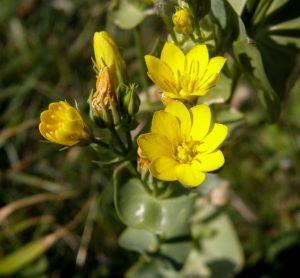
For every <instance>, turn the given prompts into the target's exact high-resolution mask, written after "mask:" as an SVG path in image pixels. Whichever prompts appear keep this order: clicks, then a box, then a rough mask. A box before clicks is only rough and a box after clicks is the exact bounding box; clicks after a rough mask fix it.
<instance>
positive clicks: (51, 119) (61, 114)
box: [39, 101, 91, 146]
mask: <svg viewBox="0 0 300 278" xmlns="http://www.w3.org/2000/svg"><path fill="white" fill-rule="evenodd" d="M40 119H41V122H40V125H39V130H40V133H41V134H42V135H43V137H45V138H46V139H47V140H49V141H50V142H53V143H57V144H60V145H65V146H73V145H77V144H87V143H89V142H90V138H91V134H90V132H89V131H88V128H87V126H86V125H85V123H84V121H83V119H82V117H81V115H80V112H79V111H78V110H77V109H76V108H74V107H72V106H71V105H70V104H68V103H67V102H65V101H60V102H53V103H51V104H49V108H48V110H46V111H44V112H42V113H41V116H40Z"/></svg>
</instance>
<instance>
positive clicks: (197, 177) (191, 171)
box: [175, 164, 205, 187]
mask: <svg viewBox="0 0 300 278" xmlns="http://www.w3.org/2000/svg"><path fill="white" fill-rule="evenodd" d="M175 173H176V177H177V179H178V181H179V182H180V183H182V184H184V185H187V186H189V187H196V186H199V185H200V184H201V183H202V182H203V181H204V179H205V174H204V173H203V172H200V171H197V169H195V167H193V166H192V165H190V164H179V165H177V166H176V168H175Z"/></svg>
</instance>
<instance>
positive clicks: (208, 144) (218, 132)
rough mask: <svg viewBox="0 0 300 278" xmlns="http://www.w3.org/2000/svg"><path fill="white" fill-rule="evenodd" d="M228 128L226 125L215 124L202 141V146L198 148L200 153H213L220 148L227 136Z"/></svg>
mask: <svg viewBox="0 0 300 278" xmlns="http://www.w3.org/2000/svg"><path fill="white" fill-rule="evenodd" d="M227 132H228V128H227V126H226V125H222V124H213V125H212V127H211V130H210V131H209V133H208V134H207V136H205V137H204V138H203V139H202V142H201V144H200V145H199V147H198V148H197V149H198V151H199V152H212V151H214V150H216V149H217V147H219V145H220V144H221V143H222V142H223V141H224V140H225V138H226V136H227Z"/></svg>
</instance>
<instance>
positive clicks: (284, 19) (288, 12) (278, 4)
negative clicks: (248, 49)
mask: <svg viewBox="0 0 300 278" xmlns="http://www.w3.org/2000/svg"><path fill="white" fill-rule="evenodd" d="M299 9H300V2H299V1H298V0H289V1H282V0H274V1H270V0H264V1H260V2H259V5H257V6H256V8H255V10H254V11H252V12H253V13H254V15H253V16H252V18H251V19H245V20H247V22H250V24H248V25H247V26H246V27H247V32H248V36H249V37H250V38H251V40H253V41H254V42H255V44H256V46H257V48H258V49H259V50H260V52H261V57H262V61H263V64H264V66H265V71H266V75H267V77H268V79H269V80H270V83H271V84H272V87H273V89H274V90H275V92H276V94H277V95H278V97H279V98H280V99H283V98H284V97H285V96H286V94H287V93H288V92H289V91H290V90H291V88H292V87H293V85H294V83H295V82H296V79H297V78H294V77H293V72H294V69H295V66H296V59H297V55H298V53H299V48H300V29H299V21H300V17H299Z"/></svg>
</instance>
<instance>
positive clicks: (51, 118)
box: [40, 110, 58, 125]
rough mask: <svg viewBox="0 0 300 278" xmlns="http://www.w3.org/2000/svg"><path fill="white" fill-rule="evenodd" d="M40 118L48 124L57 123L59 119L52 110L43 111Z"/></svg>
mask: <svg viewBox="0 0 300 278" xmlns="http://www.w3.org/2000/svg"><path fill="white" fill-rule="evenodd" d="M40 120H41V122H43V123H47V124H50V125H51V124H52V125H55V124H57V122H58V121H57V119H56V118H55V115H54V114H53V112H50V111H49V110H46V111H43V112H42V113H41V115H40Z"/></svg>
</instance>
